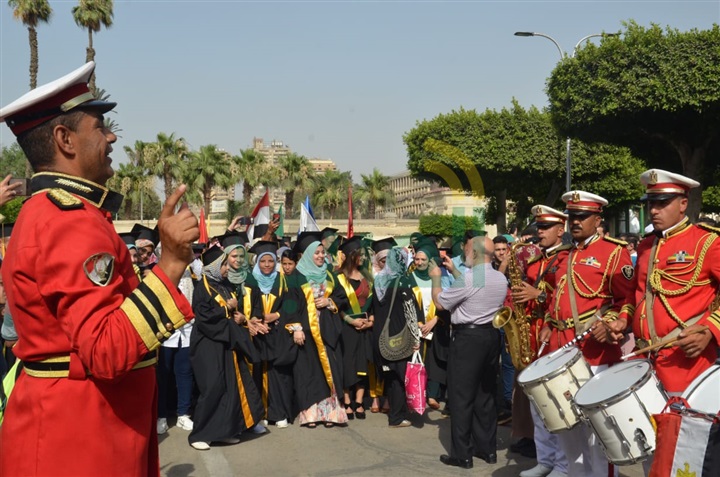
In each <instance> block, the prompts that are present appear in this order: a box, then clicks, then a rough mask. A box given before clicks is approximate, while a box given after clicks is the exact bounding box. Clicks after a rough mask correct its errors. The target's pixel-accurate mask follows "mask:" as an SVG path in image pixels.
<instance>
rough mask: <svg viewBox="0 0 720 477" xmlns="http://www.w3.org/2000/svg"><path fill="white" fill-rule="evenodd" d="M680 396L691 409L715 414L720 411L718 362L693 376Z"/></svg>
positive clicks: (719, 365)
mask: <svg viewBox="0 0 720 477" xmlns="http://www.w3.org/2000/svg"><path fill="white" fill-rule="evenodd" d="M682 397H683V398H685V400H686V401H687V402H688V406H690V407H691V408H693V409H697V410H698V411H702V412H706V413H708V414H717V413H718V411H720V364H718V363H717V362H716V363H715V364H713V365H712V366H710V367H709V368H708V369H706V370H705V371H704V372H703V373H702V374H701V375H700V376H698V377H697V378H695V380H693V382H692V383H690V386H688V388H687V389H686V390H685V392H684V393H683V394H682Z"/></svg>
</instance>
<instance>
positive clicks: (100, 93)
mask: <svg viewBox="0 0 720 477" xmlns="http://www.w3.org/2000/svg"><path fill="white" fill-rule="evenodd" d="M92 93H93V96H95V98H97V99H99V100H100V101H110V93H108V92H107V91H105V90H104V89H102V88H95V89H94V90H93V91H92ZM108 112H110V113H113V114H117V112H116V111H115V110H112V111H108ZM105 127H106V128H107V129H108V130H110V131H111V132H112V133H113V134H115V135H116V136H118V137H122V136H120V135H119V134H118V133H119V132H121V131H122V129H121V128H120V125H119V124H118V123H117V121H115V120H114V119H112V118H108V117H107V116H106V117H105ZM136 144H137V143H136ZM125 150H126V151H127V146H125Z"/></svg>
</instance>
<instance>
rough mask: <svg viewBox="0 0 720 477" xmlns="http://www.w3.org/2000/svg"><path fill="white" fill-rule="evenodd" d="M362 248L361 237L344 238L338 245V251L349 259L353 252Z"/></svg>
mask: <svg viewBox="0 0 720 477" xmlns="http://www.w3.org/2000/svg"><path fill="white" fill-rule="evenodd" d="M361 248H362V237H360V236H358V235H355V236H354V237H350V238H346V239H344V240H343V242H342V243H341V244H340V251H341V252H342V253H344V254H345V256H346V257H349V256H350V254H351V253H353V252H354V251H355V250H359V249H361Z"/></svg>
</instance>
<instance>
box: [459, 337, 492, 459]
mask: <svg viewBox="0 0 720 477" xmlns="http://www.w3.org/2000/svg"><path fill="white" fill-rule="evenodd" d="M499 358H500V333H499V332H498V331H497V330H496V329H494V328H492V327H483V328H473V329H459V330H453V336H452V338H451V341H450V358H449V360H448V398H449V399H450V402H451V403H452V420H451V421H450V433H451V437H452V448H451V450H450V454H451V455H452V456H454V457H457V458H459V459H472V456H473V454H474V453H481V454H493V453H495V452H496V450H497V410H496V407H495V399H496V395H497V373H498V366H499V364H498V363H499Z"/></svg>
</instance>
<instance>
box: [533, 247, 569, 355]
mask: <svg viewBox="0 0 720 477" xmlns="http://www.w3.org/2000/svg"><path fill="white" fill-rule="evenodd" d="M570 248H571V247H570V245H558V246H556V247H554V248H552V249H550V250H545V251H544V252H543V253H542V254H541V255H538V256H537V257H536V258H535V259H534V260H532V261H530V262H529V263H528V267H527V270H526V272H525V273H526V279H525V281H526V282H528V283H529V284H530V285H532V286H533V287H535V288H537V289H538V290H540V291H543V292H545V295H546V298H545V301H544V302H542V303H541V302H539V301H537V300H530V301H528V302H527V303H526V307H525V315H526V316H529V317H530V345H531V346H532V350H533V352H534V353H535V355H536V356H537V352H538V350H539V346H538V342H539V338H538V336H539V334H540V330H541V329H542V326H543V323H544V321H545V315H546V313H547V312H548V310H549V307H550V301H551V300H552V295H553V293H554V292H555V286H556V285H557V271H558V269H559V267H560V264H561V263H562V262H563V261H565V260H566V259H567V257H568V251H569V250H570ZM538 278H540V279H539V280H538ZM544 353H545V352H543V354H544Z"/></svg>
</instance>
